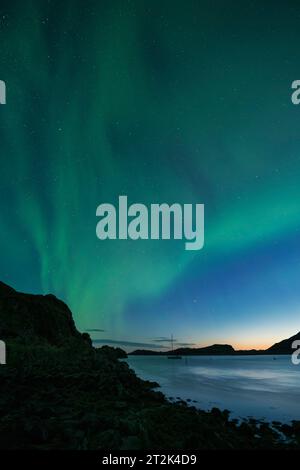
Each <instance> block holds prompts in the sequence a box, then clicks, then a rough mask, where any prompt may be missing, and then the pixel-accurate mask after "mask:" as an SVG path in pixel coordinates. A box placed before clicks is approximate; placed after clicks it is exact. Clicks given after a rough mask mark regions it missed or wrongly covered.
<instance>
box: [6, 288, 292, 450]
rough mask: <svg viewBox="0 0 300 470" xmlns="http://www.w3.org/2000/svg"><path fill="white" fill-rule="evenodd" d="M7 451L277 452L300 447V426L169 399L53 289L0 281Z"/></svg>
mask: <svg viewBox="0 0 300 470" xmlns="http://www.w3.org/2000/svg"><path fill="white" fill-rule="evenodd" d="M0 323H1V327H0V328H1V329H0V338H1V339H3V340H5V341H6V344H7V364H6V365H1V366H0V448H1V449H107V450H108V449H109V450H112V449H157V450H159V449H161V450H163V449H191V450H192V449H249V448H251V449H253V448H255V449H276V448H297V447H299V446H300V424H299V423H297V422H295V423H293V425H291V426H288V425H281V424H280V423H275V424H274V426H269V425H268V424H265V423H259V422H257V421H255V420H249V421H247V422H246V421H245V422H243V423H241V424H238V423H236V422H235V421H232V420H230V419H229V413H228V412H227V411H223V412H222V411H220V410H218V409H213V410H212V411H211V412H209V413H207V412H204V411H201V410H196V409H195V408H193V407H191V406H187V404H186V403H184V402H180V403H175V404H172V403H170V402H168V401H167V400H166V399H165V398H164V396H163V395H162V394H161V393H160V392H158V391H154V387H155V386H157V384H153V383H150V382H146V381H142V380H140V379H138V378H137V377H136V375H135V374H134V372H133V371H132V370H131V369H129V367H128V365H127V364H126V362H122V361H120V360H119V357H120V355H122V354H121V353H120V350H116V349H113V348H109V347H103V348H100V349H94V348H93V347H92V345H91V341H90V338H89V336H88V335H86V334H83V335H82V334H80V333H79V332H78V331H77V330H76V328H75V325H74V322H73V319H72V315H71V312H70V311H69V309H68V308H67V306H66V305H65V304H63V303H62V302H60V301H58V300H57V299H56V298H55V297H53V296H45V297H43V296H27V295H25V294H18V293H17V292H15V291H14V290H13V289H11V288H8V287H7V286H5V285H3V284H0Z"/></svg>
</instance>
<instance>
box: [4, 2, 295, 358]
mask: <svg viewBox="0 0 300 470" xmlns="http://www.w3.org/2000/svg"><path fill="white" fill-rule="evenodd" d="M242 3H243V4H242ZM299 39H300V5H299V3H298V2H296V1H287V2H285V3H283V2H281V3H279V2H268V1H265V2H259V1H254V2H251V3H250V2H249V4H248V5H247V4H246V3H245V2H236V1H235V2H233V1H222V0H215V1H191V0H188V1H186V2H182V1H172V2H171V1H151V2H146V1H138V0H136V1H95V0H94V1H92V0H87V1H84V2H83V1H78V0H73V1H71V0H69V1H65V2H59V1H52V0H48V1H46V0H44V1H42V0H41V1H34V0H32V1H28V2H19V1H1V4H0V44H1V46H0V79H2V80H5V82H6V85H7V104H6V105H5V106H1V107H0V145H1V147H0V149H1V150H0V151H1V154H0V155H1V157H0V158H1V179H0V196H1V199H0V209H1V212H0V213H1V225H0V246H1V251H0V253H1V258H0V263H1V265H0V279H1V280H3V281H4V282H6V283H9V284H10V285H12V286H13V287H15V288H17V289H19V290H22V291H29V292H43V293H48V292H52V293H54V294H55V295H57V296H59V297H60V298H62V299H63V300H65V301H66V302H67V303H68V304H69V306H70V308H71V309H72V311H73V314H74V318H75V321H76V324H77V326H78V327H79V329H81V330H85V329H103V330H105V332H103V333H100V332H99V333H98V335H96V334H95V333H94V334H93V337H95V338H99V339H101V338H102V339H105V340H107V339H109V340H113V341H120V344H121V345H122V344H123V343H124V342H126V341H127V342H128V344H129V346H130V341H133V342H137V343H138V342H140V343H141V344H142V343H145V344H148V343H149V344H153V345H162V344H164V343H163V342H160V341H159V340H158V342H156V340H155V338H159V337H163V336H168V335H170V333H171V332H172V333H173V334H174V335H175V336H176V337H177V338H178V341H180V342H181V341H183V342H186V343H189V342H191V343H196V344H203V345H204V344H209V343H211V342H227V343H231V344H233V345H234V346H242V347H257V346H266V345H269V344H271V343H272V342H274V341H275V340H278V339H282V338H283V337H285V336H288V335H291V334H295V333H296V332H297V331H298V330H299V329H300V328H299V325H300V320H299V318H300V316H299V309H300V289H299V277H300V247H299V233H300V232H299V229H300V137H299V127H300V106H299V107H298V106H294V105H293V104H292V103H291V99H290V97H291V83H292V81H293V80H295V79H300V56H299V51H298V44H299ZM122 194H125V195H128V198H129V201H130V203H133V202H141V203H144V204H151V203H160V202H167V203H169V204H171V203H173V202H179V203H182V204H183V203H193V204H195V203H204V204H205V224H206V230H205V247H204V249H203V250H201V251H199V252H187V251H185V250H184V249H183V247H182V242H181V241H150V240H149V241H129V240H128V241H124V240H120V241H105V242H101V241H99V240H98V239H97V238H96V235H95V228H96V223H97V220H96V216H95V213H96V208H97V206H98V205H99V204H100V203H102V202H111V203H115V204H116V202H117V199H118V196H119V195H122ZM122 342H123V343H122ZM129 349H130V347H129Z"/></svg>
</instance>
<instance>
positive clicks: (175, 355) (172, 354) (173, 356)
mask: <svg viewBox="0 0 300 470" xmlns="http://www.w3.org/2000/svg"><path fill="white" fill-rule="evenodd" d="M173 342H174V341H173V335H171V345H172V352H171V356H168V359H182V356H179V354H177V353H175V351H174V345H173Z"/></svg>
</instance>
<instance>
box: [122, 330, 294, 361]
mask: <svg viewBox="0 0 300 470" xmlns="http://www.w3.org/2000/svg"><path fill="white" fill-rule="evenodd" d="M295 340H299V341H300V332H299V333H297V334H296V335H294V336H291V338H288V339H284V340H283V341H280V342H279V343H275V344H273V346H271V347H270V348H268V349H249V350H248V349H247V350H246V349H242V350H235V349H234V348H233V347H232V346H231V345H230V344H213V345H212V346H206V347H204V348H178V349H174V351H173V354H178V355H180V356H220V355H222V356H233V355H235V356H257V355H259V354H264V355H267V354H269V355H271V354H273V355H274V354H291V353H292V352H293V351H294V349H292V343H293V341H295ZM171 352H172V351H151V350H145V349H137V350H135V351H133V352H131V353H129V354H130V355H132V356H167V355H169V354H171Z"/></svg>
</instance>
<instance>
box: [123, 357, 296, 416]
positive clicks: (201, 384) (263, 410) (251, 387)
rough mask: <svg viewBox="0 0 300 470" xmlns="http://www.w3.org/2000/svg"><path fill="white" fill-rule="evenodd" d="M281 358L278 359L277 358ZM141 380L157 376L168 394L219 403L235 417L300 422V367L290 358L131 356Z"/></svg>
mask: <svg viewBox="0 0 300 470" xmlns="http://www.w3.org/2000/svg"><path fill="white" fill-rule="evenodd" d="M274 359H276V360H274ZM127 362H128V364H129V365H130V367H132V369H134V370H135V372H136V373H137V375H138V376H139V377H141V378H144V379H148V380H154V381H156V382H158V383H159V384H160V385H161V391H162V392H163V393H165V394H166V396H168V397H173V398H176V397H180V398H181V399H184V400H186V399H190V400H191V401H192V402H193V405H194V406H198V407H199V408H202V409H210V408H212V407H214V406H217V407H220V408H222V409H224V408H227V409H229V410H230V411H231V416H232V417H248V416H253V417H257V418H262V419H264V418H265V419H267V420H280V421H285V422H288V421H291V420H293V419H297V420H300V407H299V399H300V365H298V366H296V365H293V364H292V362H291V357H290V356H236V357H232V356H202V357H201V356H198V357H197V356H194V357H183V358H182V360H178V361H170V360H168V359H167V357H165V356H129V358H128V359H127Z"/></svg>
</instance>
